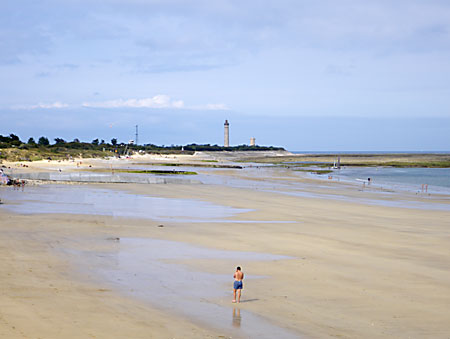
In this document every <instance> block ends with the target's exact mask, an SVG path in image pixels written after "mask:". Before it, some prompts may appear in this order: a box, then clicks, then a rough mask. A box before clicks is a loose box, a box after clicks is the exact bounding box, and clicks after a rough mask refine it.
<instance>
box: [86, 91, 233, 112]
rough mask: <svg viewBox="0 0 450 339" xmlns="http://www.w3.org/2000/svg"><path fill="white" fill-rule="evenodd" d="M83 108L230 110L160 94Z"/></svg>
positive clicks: (93, 104)
mask: <svg viewBox="0 0 450 339" xmlns="http://www.w3.org/2000/svg"><path fill="white" fill-rule="evenodd" d="M82 106H83V107H90V108H172V109H191V110H210V111H217V110H228V109H229V108H228V107H227V106H226V105H225V104H206V105H196V106H186V105H185V104H184V101H183V100H173V99H172V98H171V97H170V96H168V95H164V94H158V95H155V96H154V97H152V98H142V99H127V100H124V99H116V100H108V101H97V102H84V103H83V104H82Z"/></svg>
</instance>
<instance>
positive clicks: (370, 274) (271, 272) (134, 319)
mask: <svg viewBox="0 0 450 339" xmlns="http://www.w3.org/2000/svg"><path fill="white" fill-rule="evenodd" d="M32 170H35V169H32ZM276 171H278V170H276ZM275 173H276V174H277V175H278V176H279V178H278V179H277V180H278V181H277V182H278V185H280V183H286V184H288V185H292V183H294V182H297V181H298V180H302V182H303V183H306V184H308V185H309V186H308V187H307V190H309V191H311V192H313V193H316V195H317V197H314V198H312V197H310V196H300V195H298V196H293V195H287V194H282V193H280V192H277V191H276V190H275V191H272V192H270V191H263V190H261V189H260V187H259V185H258V182H265V181H267V178H266V177H265V176H264V175H263V176H262V177H260V178H253V181H254V182H255V186H254V187H253V186H251V187H235V186H233V185H231V186H230V185H227V184H223V182H222V181H219V182H217V183H216V184H214V185H211V184H201V185H192V184H179V183H178V184H176V183H170V184H158V185H152V184H147V185H139V184H86V185H85V186H86V187H94V188H98V187H101V188H102V189H112V190H115V191H124V192H128V193H130V194H137V195H139V196H152V197H159V198H167V199H169V198H170V199H186V200H195V201H204V202H205V201H207V202H210V203H214V204H216V205H221V206H228V207H232V208H241V209H245V210H246V211H245V212H242V213H238V214H235V215H234V216H232V217H225V219H230V220H231V221H232V222H205V223H196V222H189V221H186V220H184V221H167V222H164V227H162V228H161V227H158V225H159V222H158V221H157V220H153V219H152V218H151V216H149V218H148V219H135V218H130V217H120V216H118V217H117V216H102V215H80V214H76V215H67V214H33V215H31V216H26V215H20V214H14V213H11V212H8V211H5V209H4V208H1V209H0V215H1V219H0V220H1V221H0V227H1V230H2V231H3V232H4V234H5V237H4V238H3V244H2V246H3V247H2V248H3V251H4V257H5V258H10V261H9V262H8V263H7V264H4V265H2V269H3V270H4V273H5V274H2V278H1V279H2V280H3V281H2V286H7V288H6V289H5V290H6V293H4V294H3V295H2V302H3V301H5V304H8V305H13V306H14V307H13V309H14V310H16V311H17V312H16V314H14V312H12V313H11V312H7V311H3V310H2V311H0V312H1V313H0V316H1V319H2V322H0V324H2V325H0V334H2V333H4V334H5V335H6V336H10V337H15V336H14V335H16V337H19V335H18V332H14V331H13V330H12V327H11V326H14V327H15V328H16V329H20V331H22V333H29V332H27V331H29V330H30V331H31V330H33V331H37V332H40V333H42V335H43V336H46V337H57V333H58V332H57V331H58V330H60V331H66V332H64V333H67V334H68V336H69V337H70V333H72V337H76V335H74V334H75V333H78V334H80V333H81V332H80V329H79V328H78V330H77V325H76V324H75V323H70V321H69V315H68V314H69V313H70V312H71V308H70V307H68V306H67V307H66V305H63V304H62V303H59V302H52V303H51V305H50V306H49V307H46V308H45V310H44V311H40V312H41V313H39V312H38V313H37V314H40V315H41V317H34V318H33V316H32V315H31V311H33V312H35V311H36V309H37V308H38V307H39V306H40V305H41V304H42V303H43V302H46V301H48V300H52V298H53V297H55V296H58V297H62V300H66V301H67V300H77V305H78V306H77V307H78V309H79V310H83V312H81V311H80V312H78V313H76V314H77V316H76V317H78V321H79V323H88V324H90V326H89V329H90V330H91V331H92V333H95V334H96V335H97V336H98V337H105V338H106V337H108V336H107V334H109V337H120V333H122V334H124V333H126V332H115V331H116V330H117V331H119V329H117V326H114V321H113V319H115V318H116V317H118V316H120V317H121V318H122V317H123V319H124V322H123V325H122V326H123V329H122V330H123V331H126V330H127V329H128V330H129V332H128V334H130V333H134V334H135V335H134V337H144V335H145V334H147V335H148V333H152V334H154V336H155V337H172V336H173V337H180V336H182V337H217V336H219V335H228V332H227V330H226V329H225V330H222V329H218V328H217V326H211V328H209V327H208V322H206V323H205V322H202V320H201V319H200V320H199V319H198V317H196V315H195V314H189V312H188V313H186V312H183V311H182V310H181V311H180V310H175V309H174V310H172V311H169V310H167V309H164V308H161V307H160V305H155V304H152V302H151V300H150V301H146V302H143V301H142V300H141V299H140V298H133V297H130V296H129V295H128V294H127V293H123V291H122V292H121V290H120V288H119V289H115V288H112V287H111V286H110V285H108V284H107V283H106V282H105V281H104V280H102V279H99V277H95V266H94V265H93V264H86V262H80V260H79V259H78V260H77V259H76V258H75V257H74V256H73V255H68V254H67V253H69V252H70V251H69V250H77V251H87V250H88V249H89V253H91V254H92V255H93V257H94V258H95V257H96V253H97V254H99V255H100V256H101V255H105V253H111V252H114V251H117V244H116V243H114V242H113V241H110V240H107V239H114V238H123V239H128V238H139V239H160V240H166V241H175V242H180V243H183V244H191V245H192V246H202V247H205V248H209V249H215V250H227V251H232V252H240V251H244V252H255V253H267V254H270V255H282V256H289V257H292V258H293V259H291V260H274V261H272V262H269V263H268V262H266V261H261V260H246V259H245V258H243V259H242V260H241V261H239V264H242V266H243V268H244V271H245V272H246V273H247V274H248V276H249V278H251V276H252V275H253V276H258V277H259V276H260V277H262V278H258V279H249V280H248V281H246V285H245V286H246V287H245V289H244V292H243V299H244V300H247V301H248V302H244V303H242V304H241V305H239V309H240V310H241V311H242V312H243V313H242V317H241V320H240V321H241V326H242V327H241V330H242V329H243V328H244V327H245V326H247V325H246V319H247V320H248V319H249V317H247V318H246V317H245V315H246V314H252V315H253V314H254V315H257V316H260V317H263V318H264V319H266V320H268V321H269V322H271V323H273V324H274V326H278V327H280V328H283V329H285V330H287V331H292V332H294V333H297V334H298V336H304V337H334V336H342V337H349V338H357V337H366V338H381V337H386V336H391V337H399V338H407V337H409V336H412V337H424V338H425V337H437V338H439V337H443V338H444V337H446V334H448V331H449V327H448V324H447V322H446V319H448V316H449V314H450V310H449V309H448V304H449V303H448V301H449V298H450V288H449V287H448V286H450V283H449V282H450V275H449V273H448V270H447V269H446V268H447V267H449V264H450V261H449V260H450V259H449V258H448V256H447V255H446V253H447V249H448V240H447V239H448V235H449V232H450V231H449V230H448V225H447V223H446V220H448V219H449V216H450V213H449V211H435V210H427V209H416V208H411V209H405V208H399V207H386V206H376V205H368V204H366V203H365V202H364V200H363V199H362V197H363V196H364V195H366V194H370V193H368V192H359V191H355V190H354V186H352V185H350V186H347V185H346V184H344V183H336V182H332V183H328V182H326V181H325V180H323V181H322V182H321V184H320V185H318V184H317V183H318V182H320V181H318V180H315V179H310V180H309V179H307V178H306V179H305V178H300V179H299V178H298V177H296V176H289V175H287V174H286V173H285V172H283V171H279V172H275ZM207 174H208V175H209V176H219V177H220V178H221V179H223V177H225V180H228V181H229V180H234V179H238V178H239V177H242V176H244V177H245V172H242V171H238V170H234V169H219V170H214V171H213V172H212V173H210V172H207ZM269 176H272V177H275V175H274V173H272V172H270V173H269ZM218 188H220V189H218ZM25 190H26V188H25ZM281 190H283V189H281ZM330 190H331V191H332V192H336V194H340V195H342V196H344V197H345V199H341V200H338V199H324V198H323V197H322V198H321V197H320V194H323V193H324V192H327V193H330ZM0 192H2V195H3V193H4V192H5V190H4V189H0ZM3 196H4V195H3ZM351 196H353V197H354V200H352V199H349V197H351ZM380 199H382V200H383V199H384V200H386V199H387V197H384V196H381V197H380ZM390 199H394V200H395V199H398V196H394V197H392V196H391V197H390ZM408 199H410V201H421V199H422V197H417V196H413V195H408ZM442 203H444V204H448V200H445V199H444V200H443V201H442ZM246 221H252V223H248V222H246ZM254 221H256V222H254ZM257 221H260V222H259V223H258V222H257ZM264 221H271V222H270V223H265V222H264ZM286 222H287V223H286ZM8 244H9V245H8ZM30 246H31V247H30ZM26 248H36V252H37V253H38V254H37V256H31V254H30V255H27V254H26ZM68 251H69V252H68ZM114 253H115V252H114ZM118 253H119V252H118ZM35 254H36V253H35ZM69 257H70V258H69ZM19 258H22V259H19ZM99 260H100V259H99ZM165 262H168V263H170V264H173V265H182V266H184V267H187V268H188V269H189V270H190V271H193V272H204V273H208V274H217V275H226V274H228V273H229V271H230V270H231V272H232V268H233V266H235V264H236V259H224V258H221V259H214V258H208V257H205V258H191V259H186V258H181V257H180V258H175V259H170V260H168V261H167V260H165ZM49 263H50V264H49ZM28 266H30V267H28ZM45 266H47V267H45ZM50 266H51V267H50ZM27 268H29V269H31V271H29V270H28V271H27ZM86 268H87V271H86ZM7 272H9V273H10V274H12V275H10V276H8V273H7ZM30 278H31V280H29V281H30V283H26V282H25V280H27V281H28V279H30ZM50 280H51V281H52V284H53V285H55V284H56V285H58V284H60V286H62V287H61V288H59V289H58V292H56V291H55V290H52V289H51V288H50V286H49V285H48V282H49V281H50ZM227 281H228V280H224V285H223V286H222V285H221V287H222V288H223V290H224V292H222V293H223V294H219V295H217V296H208V297H206V299H205V300H204V301H199V302H204V303H211V304H214V305H218V306H219V307H221V308H224V309H227V310H229V314H228V318H226V319H223V321H224V323H225V322H226V323H228V324H229V323H231V322H232V321H233V319H234V318H233V317H232V314H233V308H232V305H230V304H229V300H228V299H229V298H228V294H227V293H228V292H229V291H228V289H229V286H228V285H227ZM31 282H33V283H31ZM46 284H47V285H46ZM83 284H88V286H90V288H91V289H90V290H89V289H88V288H86V289H83V288H84V287H83V288H82V287H80V286H85V285H83ZM56 285H55V286H56ZM74 286H78V287H75V288H74ZM63 287H64V288H63ZM47 289H48V290H47ZM100 290H102V291H100ZM103 290H107V291H106V293H107V295H108V297H107V298H105V297H104V294H105V291H103ZM122 303H124V304H125V305H127V306H126V307H124V308H122V306H120V305H122ZM111 305H115V306H114V307H112V310H110V311H107V310H106V308H108V309H109V307H110V306H111ZM274 309H276V310H277V312H273V310H274ZM21 312H23V314H26V315H27V316H23V317H18V316H17V314H19V313H21ZM121 312H122V313H121ZM245 312H249V313H245ZM96 313H102V314H103V315H104V319H107V323H111V324H113V325H111V328H110V329H105V328H104V325H102V324H104V322H102V321H101V320H100V319H99V318H98V317H95V314H96ZM29 317H31V318H33V319H34V321H33V322H29V323H27V319H28V318H29ZM149 319H153V320H149ZM46 322H50V323H53V324H54V325H56V324H59V325H58V326H56V328H51V326H44V324H46ZM6 323H8V324H9V325H11V324H14V325H11V326H10V327H8V326H9V325H6ZM2 331H3V332H2ZM71 331H73V332H71ZM83 331H85V330H84V329H83ZM86 331H87V330H86ZM149 331H150V332H149ZM158 331H159V332H158ZM171 331H172V332H171ZM83 333H84V334H86V333H87V332H83ZM183 333H187V334H186V335H183ZM237 333H238V337H239V332H237ZM233 334H235V333H233ZM233 337H235V336H234V335H233Z"/></svg>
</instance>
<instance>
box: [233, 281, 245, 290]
mask: <svg viewBox="0 0 450 339" xmlns="http://www.w3.org/2000/svg"><path fill="white" fill-rule="evenodd" d="M242 286H243V284H242V281H237V280H235V281H234V285H233V287H234V289H235V290H242Z"/></svg>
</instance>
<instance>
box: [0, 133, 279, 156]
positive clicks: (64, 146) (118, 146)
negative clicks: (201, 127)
mask: <svg viewBox="0 0 450 339" xmlns="http://www.w3.org/2000/svg"><path fill="white" fill-rule="evenodd" d="M53 140H54V143H50V140H49V139H48V138H47V137H45V136H41V137H40V138H39V139H38V140H37V141H35V139H34V138H32V137H31V138H29V139H28V141H27V142H23V141H21V140H20V139H19V137H18V136H17V135H15V134H10V135H9V136H3V135H0V148H10V147H16V148H18V149H23V150H27V149H47V150H54V151H64V150H97V151H103V150H104V151H113V152H115V153H119V154H120V153H121V150H122V151H124V149H127V150H129V151H133V150H142V151H145V152H162V153H166V152H172V153H179V152H183V151H184V152H195V151H210V152H214V151H230V152H233V151H280V150H284V148H282V147H274V146H249V145H238V146H231V147H224V146H219V145H210V144H206V145H197V144H189V145H185V146H181V145H171V146H164V145H162V146H158V145H154V144H145V145H133V144H125V143H118V141H117V139H116V138H113V139H111V141H110V142H109V143H108V142H106V141H105V140H103V139H94V140H92V141H91V142H81V141H80V140H79V139H74V140H72V141H66V140H64V139H62V138H55V139H53Z"/></svg>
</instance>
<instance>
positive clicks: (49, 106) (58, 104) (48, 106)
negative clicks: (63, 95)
mask: <svg viewBox="0 0 450 339" xmlns="http://www.w3.org/2000/svg"><path fill="white" fill-rule="evenodd" d="M67 107H69V105H68V104H64V103H62V102H59V101H55V102H54V103H50V104H46V103H39V104H37V105H17V106H13V107H12V108H13V109H38V108H43V109H52V108H67Z"/></svg>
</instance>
